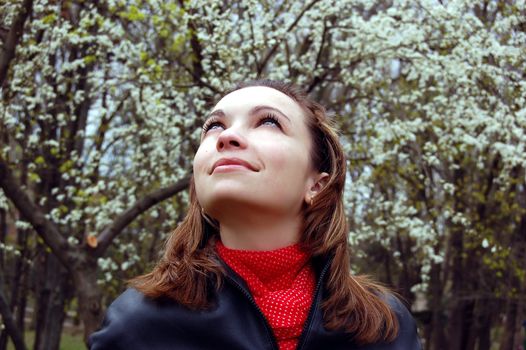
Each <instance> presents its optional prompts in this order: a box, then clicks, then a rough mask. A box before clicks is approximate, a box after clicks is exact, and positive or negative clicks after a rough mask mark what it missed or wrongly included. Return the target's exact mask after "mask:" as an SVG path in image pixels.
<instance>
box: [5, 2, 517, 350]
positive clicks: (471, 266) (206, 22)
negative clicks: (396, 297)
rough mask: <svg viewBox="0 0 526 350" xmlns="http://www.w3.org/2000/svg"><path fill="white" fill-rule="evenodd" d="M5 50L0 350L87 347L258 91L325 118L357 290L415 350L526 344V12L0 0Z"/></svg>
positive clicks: (442, 5)
mask: <svg viewBox="0 0 526 350" xmlns="http://www.w3.org/2000/svg"><path fill="white" fill-rule="evenodd" d="M0 39H1V44H0V98H1V104H0V314H1V320H2V322H1V327H0V329H1V330H0V350H3V349H15V348H16V349H24V348H26V349H31V348H32V349H35V350H40V349H42V350H54V349H63V350H70V349H85V347H86V346H85V344H84V339H85V336H86V335H87V334H90V333H91V332H93V331H94V330H95V329H97V328H98V326H99V324H100V322H101V320H102V317H103V315H104V311H105V308H106V307H107V305H108V304H109V303H110V302H111V301H112V300H113V299H114V298H115V297H116V296H117V295H118V294H120V293H121V292H122V291H123V290H124V289H125V288H126V281H127V280H128V279H129V278H131V277H133V276H136V275H138V274H141V273H143V272H145V271H147V270H148V269H150V268H151V267H152V266H153V264H154V263H155V261H156V260H157V259H158V257H159V254H160V252H161V251H162V249H163V241H164V239H165V238H166V236H167V235H168V234H169V233H170V231H171V230H172V229H173V228H174V227H175V226H176V225H177V223H178V221H180V220H181V218H182V217H183V216H184V214H185V208H186V204H187V201H188V193H187V189H188V183H189V176H190V175H191V164H192V159H193V154H194V152H195V150H196V148H197V146H198V143H199V136H200V131H201V124H202V122H203V120H204V117H205V116H206V113H207V111H209V108H210V107H211V106H212V104H213V103H214V101H217V99H218V98H219V97H220V96H221V93H222V92H223V91H224V90H225V89H226V88H229V87H231V86H232V85H234V84H235V83H236V82H240V81H244V80H247V79H256V78H271V79H279V80H286V81H291V82H294V83H296V84H298V85H300V86H301V87H303V88H304V89H306V90H307V91H308V92H309V93H310V95H311V96H312V97H313V98H314V99H316V100H318V101H319V102H321V103H322V104H323V105H325V106H326V108H327V109H328V111H329V112H330V114H331V115H332V116H333V119H334V123H335V125H336V127H337V129H338V130H339V131H340V133H341V141H342V143H343V144H344V146H345V150H346V154H347V157H348V180H347V184H346V191H345V202H346V206H347V212H348V220H349V244H351V245H352V248H353V269H354V272H355V273H365V274H369V275H372V276H374V277H375V278H377V279H379V280H381V281H382V282H384V283H385V284H386V285H388V286H389V287H391V288H392V289H394V290H396V291H397V292H398V293H400V294H401V295H402V296H403V297H404V298H405V300H406V301H407V304H408V306H409V307H410V308H411V310H412V311H413V314H414V315H415V318H416V319H417V321H418V325H419V331H420V335H421V337H422V340H423V344H424V347H425V349H427V350H431V349H432V350H441V349H453V350H460V349H462V350H464V349H467V350H475V349H479V350H489V349H491V350H516V349H522V346H525V345H524V341H525V338H526V332H525V329H524V328H523V326H525V327H526V325H525V324H524V323H523V322H524V320H525V319H526V297H525V295H526V293H525V292H526V178H525V176H526V175H525V169H526V152H525V151H526V150H525V146H526V79H525V78H526V5H525V1H524V0H517V1H513V0H502V1H500V0H479V1H467V0H465V1H464V0H454V1H447V0H442V1H441V0H418V1H411V0H390V1H388V0H383V1H380V0H379V1H373V0H345V1H336V0H311V1H286V0H276V1H255V0H235V1H228V2H227V1H214V0H209V1H191V0H179V1H161V0H148V1H146V0H144V1H143V0H118V1H117V0H101V1H83V0H78V1H69V0H0Z"/></svg>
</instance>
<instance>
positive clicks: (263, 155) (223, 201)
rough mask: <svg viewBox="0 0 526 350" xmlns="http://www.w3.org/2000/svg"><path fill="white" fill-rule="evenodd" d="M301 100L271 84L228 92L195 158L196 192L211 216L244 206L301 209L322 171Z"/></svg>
mask: <svg viewBox="0 0 526 350" xmlns="http://www.w3.org/2000/svg"><path fill="white" fill-rule="evenodd" d="M310 149H311V137H310V133H309V130H308V129H307V126H306V124H305V120H304V116H303V111H302V109H301V108H300V106H299V105H298V104H297V103H296V102H295V101H294V100H292V99H291V98H290V97H288V96H287V95H285V94H283V93H281V92H280V91H278V90H275V89H272V88H269V87H261V86H257V87H247V88H243V89H240V90H237V91H234V92H232V93H230V94H228V95H226V96H225V97H223V98H222V99H221V100H220V101H219V102H218V103H217V105H216V106H215V107H214V108H213V109H212V112H211V113H210V117H209V118H208V119H207V121H206V122H205V124H204V127H203V135H202V139H201V145H200V147H199V149H198V150H197V153H196V155H195V158H194V179H195V186H196V193H197V198H198V200H199V203H200V204H201V206H202V207H203V208H204V209H205V211H206V212H207V213H208V214H209V215H211V216H212V217H214V218H216V219H218V220H219V221H220V222H221V218H222V217H223V216H224V215H232V214H236V213H238V214H240V215H241V214H242V211H243V210H262V211H269V212H272V213H279V214H291V215H298V213H299V212H300V210H301V206H302V203H303V202H304V201H308V200H309V189H310V188H311V187H312V186H314V184H315V182H316V179H317V175H318V173H317V172H316V171H315V170H313V169H312V167H311V164H310V163H311V162H310Z"/></svg>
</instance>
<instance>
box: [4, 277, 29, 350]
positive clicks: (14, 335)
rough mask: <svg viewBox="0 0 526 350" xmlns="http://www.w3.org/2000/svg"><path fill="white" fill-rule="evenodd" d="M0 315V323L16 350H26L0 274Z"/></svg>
mask: <svg viewBox="0 0 526 350" xmlns="http://www.w3.org/2000/svg"><path fill="white" fill-rule="evenodd" d="M0 315H1V316H2V323H3V324H4V326H5V332H6V334H9V336H10V337H11V340H12V341H13V344H14V345H15V349H16V350H26V345H25V344H24V338H23V336H22V334H20V331H19V330H18V328H16V324H15V321H14V319H13V315H12V313H11V310H10V308H9V302H8V301H7V297H6V296H5V294H4V279H3V277H2V275H0Z"/></svg>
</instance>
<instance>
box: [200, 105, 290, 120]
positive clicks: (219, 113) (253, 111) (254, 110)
mask: <svg viewBox="0 0 526 350" xmlns="http://www.w3.org/2000/svg"><path fill="white" fill-rule="evenodd" d="M264 109H266V110H271V111H273V112H275V113H277V114H279V115H281V116H282V117H283V118H285V119H287V120H288V121H289V122H290V118H289V117H287V115H286V114H285V113H283V112H282V111H280V110H279V109H277V108H275V107H271V106H265V105H261V106H255V107H253V108H251V109H250V111H249V112H248V114H249V115H253V114H256V113H257V112H259V111H261V110H264ZM213 116H217V117H219V118H224V117H225V116H226V114H225V112H224V111H223V110H222V109H216V110H214V111H212V113H210V115H209V116H208V118H207V119H209V118H210V117H213Z"/></svg>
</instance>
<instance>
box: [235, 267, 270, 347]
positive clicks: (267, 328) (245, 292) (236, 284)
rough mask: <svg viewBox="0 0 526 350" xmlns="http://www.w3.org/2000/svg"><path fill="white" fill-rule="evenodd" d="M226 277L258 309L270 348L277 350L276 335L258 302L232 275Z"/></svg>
mask: <svg viewBox="0 0 526 350" xmlns="http://www.w3.org/2000/svg"><path fill="white" fill-rule="evenodd" d="M227 278H228V279H229V280H230V282H231V283H232V284H233V285H234V286H235V287H236V288H237V289H239V290H240V291H241V293H243V294H244V295H245V296H246V297H247V298H248V300H249V301H250V302H251V303H252V305H254V307H255V308H256V310H257V311H258V313H259V315H260V316H261V319H262V320H263V324H264V325H265V330H266V331H267V336H268V338H269V340H270V343H271V346H272V348H273V349H275V350H279V347H278V342H277V340H276V337H275V336H274V333H272V329H271V327H270V325H269V324H268V321H267V319H266V318H265V315H264V314H263V311H261V309H260V308H259V306H258V304H257V303H256V301H255V300H254V298H253V297H252V295H251V294H250V293H249V292H248V291H247V290H246V289H245V288H243V286H241V285H240V284H239V283H237V281H236V280H234V279H233V278H232V277H230V276H228V275H227Z"/></svg>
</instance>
